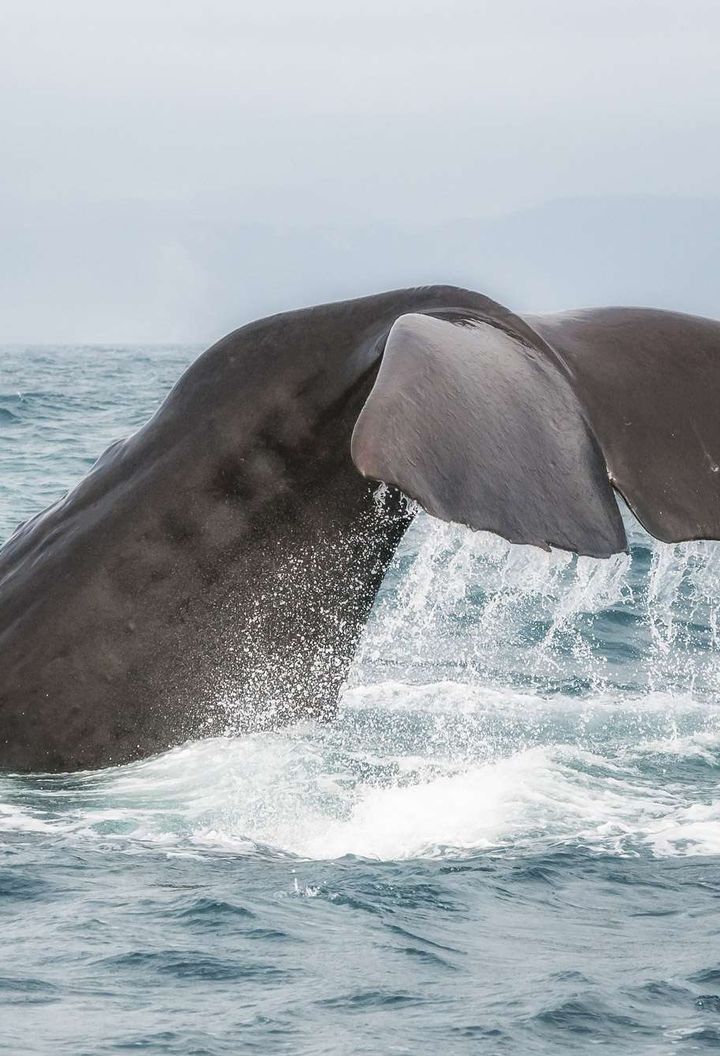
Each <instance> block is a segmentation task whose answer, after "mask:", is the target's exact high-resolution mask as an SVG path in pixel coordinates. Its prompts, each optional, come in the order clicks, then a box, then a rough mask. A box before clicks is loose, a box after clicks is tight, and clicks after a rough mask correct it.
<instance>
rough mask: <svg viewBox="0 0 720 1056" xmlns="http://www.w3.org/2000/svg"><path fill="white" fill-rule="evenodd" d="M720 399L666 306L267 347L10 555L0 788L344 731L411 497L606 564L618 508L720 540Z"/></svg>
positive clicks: (198, 391) (718, 364) (469, 521)
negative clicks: (346, 694) (344, 697)
mask: <svg viewBox="0 0 720 1056" xmlns="http://www.w3.org/2000/svg"><path fill="white" fill-rule="evenodd" d="M719 388H720V323H718V322H716V321H714V320H709V319H701V318H697V317H693V316H688V315H683V314H680V313H672V312H664V311H655V310H651V309H640V308H602V309H589V310H584V311H577V312H567V313H558V314H553V315H533V316H530V315H527V316H520V315H517V314H515V313H513V312H512V311H510V310H509V309H507V308H505V307H503V306H502V305H499V304H497V303H496V302H494V301H492V300H490V299H489V298H487V297H484V296H482V295H481V294H479V293H475V292H473V291H470V290H463V289H458V288H455V287H449V286H434V287H421V288H416V289H408V290H398V291H393V292H390V293H384V294H379V295H377V296H372V297H365V298H359V299H357V300H352V301H345V302H340V303H336V304H329V305H321V306H318V307H314V308H308V309H302V310H299V311H293V312H288V313H283V314H281V315H277V316H274V317H272V318H269V319H264V320H260V321H258V322H253V323H250V324H249V325H247V326H244V327H242V328H241V329H239V330H237V331H235V332H234V333H232V334H230V335H228V336H227V337H225V338H223V339H222V340H221V341H219V342H218V343H217V344H216V345H214V346H213V347H212V348H210V349H208V351H206V352H204V353H203V354H202V355H201V356H200V357H199V358H198V359H197V360H196V361H195V363H193V364H192V365H191V366H190V367H189V369H188V370H187V371H186V372H185V374H183V376H182V377H181V378H180V380H179V381H178V382H177V384H176V385H175V386H174V388H173V389H172V390H171V392H170V393H169V395H168V397H167V398H166V400H165V402H164V403H163V404H162V406H161V407H160V408H159V410H158V411H157V412H156V414H155V415H154V416H153V417H152V418H151V419H150V421H149V422H148V423H147V424H146V425H145V426H144V427H143V428H141V429H140V430H139V431H138V432H136V433H135V434H133V435H132V436H130V437H129V438H128V439H126V440H123V441H119V442H117V443H115V444H113V445H112V446H111V447H110V448H108V450H107V451H106V452H105V453H104V454H103V455H102V456H101V457H100V458H99V459H98V461H97V463H96V464H95V465H94V466H93V468H92V469H91V470H90V472H89V473H88V474H87V476H86V477H85V478H84V479H83V480H82V481H81V482H80V483H79V484H78V486H77V487H76V488H74V489H73V490H72V491H71V492H69V493H68V494H67V495H66V496H65V497H64V498H62V499H61V500H60V501H59V502H57V503H56V504H55V505H53V506H51V507H50V508H49V509H48V510H46V511H44V512H43V513H41V514H39V515H38V516H36V517H34V518H32V519H31V520H30V521H28V522H27V523H26V524H24V525H21V526H20V527H19V528H18V529H17V530H16V532H15V533H14V534H13V535H12V536H11V538H10V539H9V540H8V541H7V542H6V543H5V545H4V546H3V547H2V549H0V767H2V768H4V769H11V770H16V771H69V770H77V769H90V768H96V767H102V766H108V765H114V764H119V763H126V762H129V761H131V760H134V759H138V758H141V757H143V756H146V755H149V754H153V753H156V752H159V751H163V750H165V749H167V748H169V747H172V746H174V745H177V744H180V743H182V742H184V741H186V740H188V739H190V738H195V737H202V736H211V735H218V734H227V733H241V732H247V731H252V730H259V729H266V728H271V727H275V726H278V725H282V724H284V723H288V722H292V721H295V720H297V719H300V718H320V719H327V718H330V717H332V715H333V713H334V711H335V709H336V706H337V700H338V696H339V692H340V689H341V687H342V684H343V682H344V680H345V677H346V675H347V671H348V668H349V665H350V663H351V661H352V657H353V654H354V651H355V647H356V645H357V641H358V639H359V636H360V634H361V632H362V628H363V626H364V623H365V620H366V618H367V616H368V613H369V611H370V608H371V607H372V604H373V600H374V598H375V595H376V593H377V590H378V588H379V586H380V583H381V582H382V578H383V576H384V573H385V571H386V569H387V566H388V563H389V561H390V559H391V558H392V555H393V553H394V551H395V549H396V547H397V545H398V543H399V541H400V539H401V537H402V535H403V533H404V531H405V530H406V528H407V526H408V525H409V523H410V521H411V518H412V509H413V507H412V506H411V505H409V504H408V502H407V501H406V500H407V499H408V498H410V499H413V500H416V502H417V503H419V504H420V506H422V507H423V508H424V509H426V510H427V511H428V512H430V513H431V514H433V515H435V516H437V517H441V518H443V519H445V520H451V521H457V522H459V523H462V524H466V525H469V526H470V527H472V528H476V529H483V530H490V531H494V532H496V533H498V534H500V535H502V536H503V537H504V538H506V539H509V540H510V541H511V542H517V543H531V544H534V545H537V546H542V547H544V548H549V547H552V546H555V547H560V548H563V549H566V550H570V551H574V552H575V553H578V554H584V555H589V556H593V557H607V556H609V555H610V554H613V553H616V552H619V551H622V550H624V549H626V547H627V540H626V537H625V532H624V528H623V524H622V519H621V516H620V512H619V509H618V505H617V502H616V499H615V493H616V492H618V493H620V494H621V495H622V496H623V498H624V499H625V500H626V502H627V503H628V505H629V506H630V508H631V509H632V510H633V511H634V513H635V514H636V516H637V517H638V518H639V520H640V521H641V523H642V524H643V525H644V526H645V528H646V529H647V530H648V531H649V532H650V533H651V534H653V535H655V536H656V537H658V538H659V539H663V540H665V541H681V540H685V539H700V538H710V539H712V538H718V537H720V469H719V466H720V423H719V422H718V414H717V410H716V404H717V393H718V391H719ZM379 483H383V484H384V485H386V487H384V488H382V489H381V490H380V491H378V485H379Z"/></svg>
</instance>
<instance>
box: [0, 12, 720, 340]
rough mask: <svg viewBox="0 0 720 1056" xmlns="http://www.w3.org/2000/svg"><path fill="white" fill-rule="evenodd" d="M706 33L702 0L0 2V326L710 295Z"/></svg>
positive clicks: (210, 329)
mask: <svg viewBox="0 0 720 1056" xmlns="http://www.w3.org/2000/svg"><path fill="white" fill-rule="evenodd" d="M718 30H720V9H717V8H716V6H715V5H713V4H711V3H708V2H706V0H691V2H690V3H688V4H686V5H684V6H683V7H682V8H681V9H680V8H678V7H677V5H675V4H672V3H670V2H667V0H638V2H637V3H635V4H633V5H631V6H627V5H623V4H621V3H619V2H618V0H598V2H597V3H595V4H593V5H592V8H589V7H587V6H585V5H577V4H575V3H572V2H570V0H549V2H548V3H546V4H544V5H542V6H541V7H538V5H534V4H533V3H531V2H530V0H513V2H510V3H508V4H505V5H503V7H502V9H499V8H498V6H497V5H494V4H490V3H473V2H471V0H450V2H447V3H444V4H442V5H440V4H439V3H437V2H428V0H415V2H413V3H410V0H399V2H397V3H395V4H394V5H393V7H392V10H386V9H385V7H384V5H382V4H380V3H379V0H366V2H364V3H363V4H362V5H359V6H358V5H354V6H352V7H350V6H349V5H348V7H347V8H346V9H344V8H343V7H342V5H341V6H338V5H337V4H330V3H329V0H311V2H307V3H305V4H303V6H302V8H301V9H300V8H298V7H297V6H294V5H292V4H290V3H289V2H288V0H283V2H275V3H273V4H269V5H266V7H264V8H263V10H262V11H260V10H255V9H252V10H250V9H246V8H245V6H244V5H242V4H237V3H232V2H230V0H211V2H209V3H207V4H205V5H203V7H202V10H200V9H198V8H197V6H196V5H194V4H192V3H190V2H189V0H177V2H176V3H174V4H173V5H172V8H171V9H170V8H168V6H167V5H165V4H162V3H160V2H159V0H149V2H147V0H146V2H144V3H140V0H128V2H126V3H124V4H123V5H119V4H115V3H110V4H106V5H103V6H102V7H101V8H100V7H98V6H97V5H94V4H92V3H90V2H89V0H68V2H67V3H64V4H63V5H62V7H59V6H57V5H54V4H53V3H51V2H50V0H29V2H28V0H25V2H22V3H21V2H19V0H6V3H5V4H4V5H3V9H2V12H0V31H1V33H0V54H2V63H1V64H0V85H1V86H2V94H1V95H0V120H2V128H3V166H2V171H1V172H0V227H1V230H2V242H0V342H3V343H5V342H23V341H28V342H38V341H47V342H60V343H62V342H97V341H103V340H104V341H139V342H148V341H152V342H163V341H169V342H173V341H188V342H191V343H196V342H200V343H202V342H207V341H210V340H213V339H214V338H215V337H217V336H219V335H220V334H221V333H223V332H224V331H226V330H228V329H230V328H232V327H234V326H237V325H240V324H241V323H242V322H244V321H246V320H247V319H249V318H253V317H256V316H258V315H264V314H267V313H270V312H274V311H279V310H282V309H284V308H292V307H297V306H299V305H301V304H306V303H315V302H318V301H324V300H330V299H333V298H336V297H348V296H359V295H362V294H364V293H370V292H374V291H375V290H378V289H382V288H389V287H393V286H402V285H415V284H422V283H426V282H456V283H461V284H465V285H470V286H474V287H475V288H479V289H482V290H483V291H484V292H486V293H488V294H490V295H491V296H496V297H498V298H499V299H502V300H504V301H505V302H506V303H508V304H510V305H511V306H512V307H515V308H517V309H519V310H523V309H528V310H533V309H536V310H541V309H543V308H548V309H554V308H558V307H571V306H573V305H575V304H578V303H602V302H603V301H607V299H608V298H610V299H611V300H613V301H618V300H620V301H624V302H628V303H638V302H639V301H642V302H643V303H653V304H656V305H658V306H661V307H677V308H680V309H685V310H688V311H697V312H702V313H705V314H720V297H718V296H717V295H716V294H715V291H714V289H713V285H714V283H713V281H712V275H713V273H714V274H715V275H716V274H717V266H718V264H720V257H719V256H718V253H719V251H718V243H720V238H718V234H719V233H720V196H718V192H717V186H718V171H719V170H720V136H719V135H718V132H719V131H720V127H719V126H720V115H718V112H717V107H716V105H715V96H716V91H715V84H716V57H715V50H716V49H715V47H714V41H715V40H716V39H717V31H718ZM523 225H525V229H524V230H523ZM713 269H714V272H713ZM578 298H579V300H578Z"/></svg>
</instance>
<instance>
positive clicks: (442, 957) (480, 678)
mask: <svg viewBox="0 0 720 1056" xmlns="http://www.w3.org/2000/svg"><path fill="white" fill-rule="evenodd" d="M196 351H197V350H196V349H193V348H177V347H172V348H170V347H167V348H157V347H153V348H139V347H134V348H127V347H113V346H104V347H79V348H50V347H42V348H39V347H33V348H23V347H13V348H2V349H0V451H1V452H2V458H1V461H0V467H1V468H0V538H5V537H7V535H8V534H9V533H10V532H11V531H12V529H13V528H14V527H15V525H16V524H17V523H18V522H19V521H21V520H24V519H25V518H26V517H28V516H29V515H31V514H33V513H34V512H36V511H37V510H39V509H41V508H42V507H43V506H45V505H46V504H47V503H49V502H51V501H52V500H54V499H55V498H57V497H59V496H60V495H61V494H62V493H63V491H64V490H65V489H66V488H68V487H69V486H70V485H72V484H73V483H74V482H75V481H77V480H78V479H79V477H80V476H81V475H82V474H83V473H84V472H85V471H86V470H87V468H88V467H89V466H90V465H91V463H92V462H93V461H94V459H95V457H96V456H97V455H98V454H99V453H100V452H101V451H102V450H103V448H104V447H105V446H106V445H107V444H108V443H109V442H110V441H111V440H113V439H115V438H117V437H119V436H122V435H124V434H126V433H128V432H130V431H131V430H133V429H135V428H137V427H138V426H139V425H140V424H142V422H143V421H144V420H145V419H146V418H147V417H148V415H149V414H150V413H151V412H152V410H153V409H154V408H155V407H156V406H157V404H158V403H159V401H160V400H161V399H162V397H163V396H164V394H165V393H166V392H167V390H168V389H169V387H170V385H171V384H172V383H173V382H174V380H175V379H176V378H177V376H178V375H179V373H180V371H181V370H182V368H183V367H184V366H185V365H186V364H187V363H188V362H189V361H190V360H191V359H192V358H193V356H194V354H195V353H196ZM628 524H629V525H630V531H631V538H632V550H631V553H630V554H629V555H619V556H616V557H614V558H612V559H610V560H608V561H592V560H589V559H584V558H583V559H579V560H578V559H576V558H574V557H570V556H569V555H567V554H563V553H559V552H554V553H552V554H545V553H543V552H541V551H539V550H534V549H530V548H525V547H513V546H510V545H508V544H506V543H504V542H503V541H501V540H499V539H497V538H495V537H493V536H490V535H485V534H480V533H472V532H470V531H467V530H463V529H460V528H456V527H451V526H447V525H443V524H440V523H439V522H436V521H432V520H431V519H430V518H428V517H426V516H424V515H423V516H420V517H418V519H417V521H416V523H415V524H414V526H413V528H412V529H411V531H410V533H409V534H408V536H407V537H406V540H405V542H404V543H403V545H402V547H401V549H400V552H399V553H398V556H397V559H396V560H395V563H394V564H393V566H392V568H391V570H390V572H389V574H388V576H387V579H386V582H385V584H384V586H383V589H382V591H381V594H380V597H379V600H378V603H377V605H376V608H375V611H374V613H373V616H372V618H371V621H370V625H369V626H368V628H367V632H366V634H365V637H364V640H363V642H362V645H361V648H360V652H359V655H358V657H357V661H356V663H355V666H354V668H353V670H352V673H351V677H350V680H349V684H348V686H347V689H346V692H345V694H344V697H343V700H342V706H341V709H340V714H339V716H338V718H337V721H335V722H334V723H332V724H330V725H315V724H312V723H309V724H303V725H299V726H296V727H294V728H291V729H286V730H283V731H280V732H277V733H267V734H262V735H254V736H248V737H243V738H238V739H234V740H233V739H227V740H224V739H218V740H208V741H203V742H197V743H192V744H187V745H185V746H184V747H182V748H179V749H177V750H175V751H172V752H169V753H167V754H165V755H163V756H160V757H157V758H153V759H149V760H146V761H144V762H140V763H136V764H133V765H131V766H123V767H118V768H114V769H109V770H104V771H101V772H95V773H81V774H73V775H68V776H62V775H60V776H32V777H28V776H17V775H12V774H5V775H0V1051H2V1052H3V1053H13V1054H15V1053H17V1054H23V1056H25V1054H27V1056H30V1054H40V1053H42V1054H68V1056H84V1054H88V1056H89V1054H92V1056H95V1054H98V1056H99V1054H106V1053H107V1054H110V1053H134V1052H143V1053H148V1054H155V1053H158V1054H159V1053H163V1054H173V1056H174V1054H177V1056H190V1054H193V1056H201V1054H203V1056H204V1054H208V1056H209V1054H212V1056H216V1054H217V1056H220V1054H236V1053H254V1052H256V1053H263V1054H268V1056H271V1054H273V1053H313V1054H345V1053H347V1054H356V1053H357V1054H360V1053H363V1054H368V1056H370V1054H385V1053H412V1054H422V1053H429V1054H433V1056H435V1054H437V1053H438V1052H439V1051H440V1052H443V1053H448V1054H455V1053H458V1054H464V1053H482V1054H494V1053H497V1054H516V1053H517V1054H528V1056H531V1054H543V1056H556V1054H558V1053H583V1054H585V1053H592V1052H595V1051H600V1052H603V1053H627V1054H635V1053H678V1054H684V1053H695V1052H705V1051H713V1052H714V1051H720V785H719V781H720V710H719V708H718V700H719V691H720V640H719V638H720V626H719V624H718V608H717V600H718V598H719V597H720V544H714V543H693V544H686V545H684V546H667V545H662V544H659V543H657V542H654V541H651V540H650V539H649V538H648V537H647V536H646V535H645V534H644V533H643V532H642V530H641V529H640V528H639V527H638V526H637V525H635V524H634V523H633V522H632V521H631V519H630V518H629V517H628ZM0 677H1V672H0ZM0 721H1V718H0Z"/></svg>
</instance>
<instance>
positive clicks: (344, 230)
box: [0, 196, 720, 341]
mask: <svg viewBox="0 0 720 1056" xmlns="http://www.w3.org/2000/svg"><path fill="white" fill-rule="evenodd" d="M236 216H237V214H236V212H235V208H234V206H233V203H232V201H230V202H227V201H225V202H219V201H218V200H215V199H213V200H210V199H208V200H204V201H198V200H196V201H194V202H189V203H175V204H173V205H172V206H168V205H167V204H165V205H163V207H162V208H156V207H151V206H150V205H148V204H145V203H143V204H137V203H128V204H126V205H124V206H118V205H113V204H108V203H103V204H102V206H100V205H97V206H95V207H92V206H88V207H87V208H86V209H84V210H82V211H80V210H75V211H72V212H71V211H69V210H68V211H67V212H64V213H63V212H54V213H53V214H52V215H51V216H50V215H48V214H46V215H44V216H43V217H38V218H37V221H36V223H35V225H34V226H33V225H31V226H28V224H27V222H23V223H18V224H17V226H15V227H14V226H13V218H12V217H10V218H9V223H8V224H7V225H6V228H7V230H6V239H7V240H9V242H8V241H6V250H8V253H7V254H6V255H4V261H3V272H4V273H5V274H4V275H3V281H2V283H0V287H2V289H3V292H2V293H0V328H1V329H0V339H4V340H10V339H13V340H23V339H25V338H27V339H42V340H53V339H56V340H100V339H107V340H169V341H172V340H200V341H206V340H210V339H212V338H213V337H214V336H216V335H219V334H220V333H222V332H223V331H225V330H227V329H230V328H232V327H235V326H238V325H240V324H241V323H242V322H244V321H246V320H248V319H251V318H255V317H257V316H259V315H264V314H268V313H270V312H275V311H280V310H282V309H285V308H291V307H296V306H298V305H302V304H310V303H317V302H320V301H326V300H332V299H335V298H341V297H351V296H358V295H361V294H364V293H370V292H374V291H376V290H381V289H383V288H391V287H397V286H405V285H416V284H422V283H430V282H453V283H458V284H460V285H465V286H471V287H473V288H475V289H478V290H482V291H483V292H485V293H488V294H489V295H490V296H493V297H496V298H497V299H499V300H501V301H503V302H505V303H506V304H508V305H509V306H511V307H513V308H516V309H519V310H523V309H525V310H546V309H547V310H549V309H559V308H566V307H576V306H582V305H591V304H645V305H653V306H657V307H667V308H677V309H681V310H684V311H689V312H697V313H700V314H706V315H716V316H717V315H720V284H719V280H718V277H719V276H720V199H718V200H715V199H711V200H696V199H682V198H670V197H662V198H661V197H644V196H629V197H605V198H574V199H563V200H558V201H553V202H549V203H547V204H545V205H541V206H538V207H536V208H533V209H528V210H525V211H522V212H517V213H513V214H511V215H507V216H502V217H499V218H495V219H484V220H483V219H458V220H455V221H452V222H444V223H438V224H433V223H432V222H426V223H424V224H423V225H417V226H416V227H414V228H410V227H408V226H403V227H401V226H395V225H393V224H392V223H389V222H371V223H368V224H367V225H365V226H362V227H360V226H357V225H353V226H349V225H343V224H339V223H338V224H332V225H330V224H328V225H327V226H306V225H304V224H303V222H302V218H301V217H298V219H297V222H296V223H295V224H293V225H292V226H288V225H287V224H284V223H283V224H281V223H278V224H276V225H274V224H268V223H248V222H246V221H244V220H241V219H239V218H236ZM8 260H11V261H12V260H15V261H18V262H19V266H18V267H17V268H14V267H13V266H12V263H10V264H9V263H8ZM3 302H5V303H3ZM25 320H26V321H25ZM38 320H39V321H40V329H41V331H42V332H39V329H38ZM3 330H5V332H4V333H3V332H2V331H3Z"/></svg>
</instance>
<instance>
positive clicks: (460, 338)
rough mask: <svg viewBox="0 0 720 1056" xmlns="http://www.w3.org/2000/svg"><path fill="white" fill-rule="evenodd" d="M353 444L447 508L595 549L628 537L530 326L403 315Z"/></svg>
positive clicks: (493, 526) (526, 538) (590, 440)
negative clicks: (515, 327)
mask: <svg viewBox="0 0 720 1056" xmlns="http://www.w3.org/2000/svg"><path fill="white" fill-rule="evenodd" d="M352 455H353V460H354V462H355V464H356V465H357V467H358V469H359V470H360V472H361V473H362V474H363V475H364V476H367V477H371V478H374V479H377V480H382V481H384V482H385V483H388V484H393V485H395V486H397V487H399V488H400V489H401V490H402V491H404V492H405V493H406V494H407V495H409V496H411V497H412V498H414V499H416V500H417V501H418V502H419V503H420V504H421V505H422V506H423V508H424V509H425V510H427V511H428V513H431V514H432V515H433V516H435V517H439V518H441V519H442V520H445V521H457V522H460V523H462V524H466V525H469V526H470V527H472V528H476V529H484V530H488V531H491V532H495V533H496V534H498V535H501V536H503V537H504V538H505V539H508V540H509V541H510V542H513V543H530V544H533V545H535V546H540V547H543V548H544V549H546V550H547V549H549V548H550V547H551V546H554V547H558V548H560V549H563V550H572V551H575V552H576V553H578V554H583V555H588V556H591V557H608V556H609V555H610V554H613V553H617V552H618V551H622V550H625V549H626V548H627V540H626V536H625V530H624V528H623V523H622V518H621V516H620V511H619V509H618V506H617V503H616V501H615V498H614V495H613V492H612V488H611V486H610V482H609V480H608V475H607V470H606V466H605V461H604V459H603V455H602V452H601V450H600V448H599V446H598V444H597V442H596V440H595V437H594V435H593V433H592V431H591V428H590V426H589V425H588V422H587V421H586V417H585V414H584V411H583V407H582V404H581V403H580V401H579V400H578V398H577V396H576V394H575V392H574V391H573V389H572V387H571V384H570V381H569V380H568V377H567V373H566V372H565V370H564V369H563V366H562V364H561V363H560V362H558V360H557V359H556V357H555V356H554V353H553V351H552V349H551V348H548V347H546V346H545V344H544V342H543V341H542V339H541V338H540V337H538V338H537V340H535V341H533V340H532V334H530V335H528V331H527V330H524V331H521V332H513V330H512V329H511V328H510V327H509V326H508V325H507V324H505V325H497V324H496V323H495V322H491V321H488V320H487V319H483V318H479V317H477V318H473V316H472V314H470V313H468V314H465V315H458V316H456V317H453V316H452V315H447V316H446V317H445V318H433V317H431V316H428V315H419V314H408V315H404V316H402V317H401V318H399V319H398V320H397V321H396V322H395V324H394V326H393V327H392V330H391V331H390V334H389V337H388V341H387V344H386V347H385V353H384V356H383V359H382V363H381V365H380V370H379V373H378V376H377V379H376V382H375V385H374V387H373V389H372V391H371V393H370V396H369V397H368V399H367V401H366V403H365V406H364V408H363V410H362V411H361V413H360V416H359V418H358V421H357V423H356V425H355V430H354V432H353V438H352Z"/></svg>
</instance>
